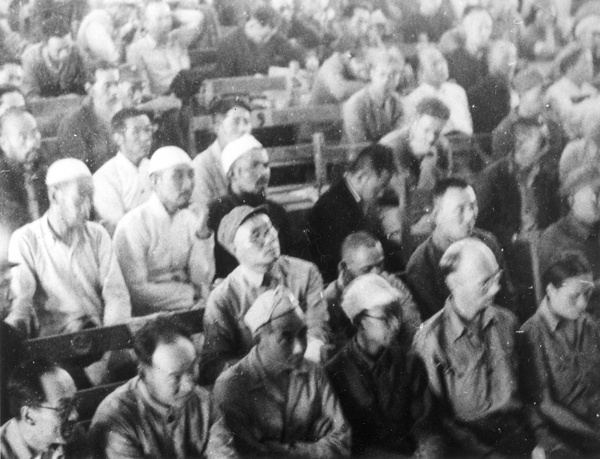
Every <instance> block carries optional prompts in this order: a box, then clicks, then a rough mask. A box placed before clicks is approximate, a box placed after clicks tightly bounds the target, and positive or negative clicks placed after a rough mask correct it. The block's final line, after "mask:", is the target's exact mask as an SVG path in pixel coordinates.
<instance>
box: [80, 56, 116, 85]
mask: <svg viewBox="0 0 600 459" xmlns="http://www.w3.org/2000/svg"><path fill="white" fill-rule="evenodd" d="M102 70H119V66H118V65H115V64H111V63H110V62H107V61H99V62H97V63H95V64H93V65H90V67H89V68H88V69H87V71H86V72H85V82H86V83H89V84H91V85H93V84H94V83H96V73H97V72H99V71H102Z"/></svg>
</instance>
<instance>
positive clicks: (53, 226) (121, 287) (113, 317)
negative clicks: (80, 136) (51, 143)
mask: <svg viewBox="0 0 600 459" xmlns="http://www.w3.org/2000/svg"><path fill="white" fill-rule="evenodd" d="M46 185H47V187H48V196H49V198H50V208H49V209H48V212H46V213H45V214H44V215H43V216H42V217H41V218H39V219H38V220H35V221H34V222H32V223H29V224H28V225H25V226H24V227H22V228H20V229H18V230H17V231H15V233H14V234H13V236H12V238H11V241H10V248H9V261H10V262H11V263H14V264H15V265H16V266H14V267H13V268H12V281H11V282H12V283H11V290H12V292H13V294H14V300H13V304H12V309H11V313H10V315H9V316H8V317H7V319H6V321H7V323H9V324H10V325H13V326H14V327H15V328H17V329H19V330H20V331H21V332H22V333H23V334H24V336H28V337H36V336H49V335H57V334H62V333H70V332H76V331H80V330H82V329H84V328H90V327H94V326H103V325H104V326H106V325H115V324H118V323H123V322H126V321H127V320H128V319H129V318H130V316H131V305H130V302H129V293H128V292H127V287H126V286H125V282H124V280H123V275H122V274H121V269H120V268H119V264H118V261H117V257H116V256H115V253H114V250H113V247H112V244H111V241H110V236H109V235H108V233H107V232H106V230H105V229H104V228H103V227H102V226H101V225H100V224H98V223H95V222H90V221H88V219H89V216H90V211H91V208H92V196H93V192H94V191H93V183H92V174H91V173H90V170H89V169H88V168H87V167H86V165H85V164H83V162H81V161H79V160H78V159H73V158H65V159H61V160H58V161H56V162H55V163H54V164H52V165H51V166H50V168H49V169H48V174H47V175H46Z"/></svg>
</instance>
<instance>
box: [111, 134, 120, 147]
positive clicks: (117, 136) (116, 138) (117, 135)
mask: <svg viewBox="0 0 600 459" xmlns="http://www.w3.org/2000/svg"><path fill="white" fill-rule="evenodd" d="M112 138H113V140H114V141H115V143H116V144H117V145H121V143H122V142H123V134H121V133H120V132H115V133H114V134H113V135H112Z"/></svg>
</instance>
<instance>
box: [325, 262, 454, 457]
mask: <svg viewBox="0 0 600 459" xmlns="http://www.w3.org/2000/svg"><path fill="white" fill-rule="evenodd" d="M401 301H402V299H401V297H400V296H399V295H398V291H397V290H396V289H395V288H393V287H392V286H391V285H390V284H388V283H387V282H386V281H385V279H384V278H383V277H381V276H379V275H378V274H374V273H370V274H364V275H362V276H359V277H358V278H357V279H355V280H354V281H352V282H351V283H350V285H349V286H348V288H347V289H346V293H345V294H344V300H343V301H342V308H343V310H344V313H345V314H346V315H347V317H348V319H349V320H350V321H351V322H352V323H353V324H354V325H355V326H356V330H357V331H356V334H355V335H354V337H353V338H352V341H350V342H349V343H347V344H346V345H345V346H344V347H343V349H342V350H341V351H340V352H339V353H338V354H337V355H336V356H335V357H334V358H333V359H331V360H330V361H329V362H328V363H327V365H326V366H325V371H326V373H327V375H328V376H329V380H330V381H331V385H332V386H333V388H334V390H335V392H336V393H337V394H338V396H339V398H340V403H341V405H342V410H343V412H344V414H345V415H346V418H347V419H348V422H349V423H350V425H351V426H352V449H353V452H354V454H360V455H361V457H378V456H380V455H384V456H385V453H388V454H389V453H396V454H402V455H407V456H409V455H412V454H415V455H416V456H417V457H436V456H439V457H441V452H442V451H441V446H442V445H441V441H440V438H439V436H438V434H437V431H439V428H436V427H437V426H436V423H435V417H436V415H437V413H436V412H435V411H434V409H435V405H434V400H433V395H432V393H431V391H430V389H429V387H428V380H427V371H426V370H425V368H424V366H423V364H422V362H421V361H420V360H418V359H416V358H415V356H414V355H413V354H412V353H410V352H409V351H410V342H409V343H407V344H404V345H400V344H399V341H401V340H402V338H399V337H398V334H399V333H401V332H400V330H401V326H402V323H403V321H404V320H405V319H404V317H403V314H402V310H401V309H402V308H401V306H400V303H401ZM384 452H385V453H384ZM436 453H437V454H436ZM385 457H387V456H385Z"/></svg>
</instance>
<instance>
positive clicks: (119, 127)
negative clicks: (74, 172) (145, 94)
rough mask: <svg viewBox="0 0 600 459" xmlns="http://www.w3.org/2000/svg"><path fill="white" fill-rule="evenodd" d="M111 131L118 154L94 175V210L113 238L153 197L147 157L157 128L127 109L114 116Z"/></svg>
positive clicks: (141, 116)
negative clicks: (121, 224)
mask: <svg viewBox="0 0 600 459" xmlns="http://www.w3.org/2000/svg"><path fill="white" fill-rule="evenodd" d="M111 130H112V133H113V138H114V140H115V143H116V144H117V145H118V146H119V152H118V153H117V154H116V155H115V157H114V158H112V159H109V160H108V162H107V163H106V164H104V165H103V166H102V167H101V168H100V169H98V170H97V171H96V172H95V173H94V211H95V213H96V219H97V220H98V221H99V222H100V223H102V225H103V226H104V227H105V228H106V230H107V231H108V234H110V235H111V236H112V235H113V234H114V232H115V228H116V227H117V224H118V223H119V221H120V220H121V218H123V216H124V215H125V214H126V213H127V212H129V211H130V210H132V209H134V208H136V207H138V206H139V205H140V204H143V203H144V202H146V201H147V200H148V199H149V198H150V195H151V194H152V190H151V186H150V176H149V173H148V168H149V165H150V160H149V159H148V154H149V153H150V145H151V144H152V133H153V132H154V129H153V125H152V124H151V123H150V119H149V118H148V115H146V114H145V113H144V112H141V111H139V110H137V109H135V108H125V109H123V110H120V111H118V112H117V113H116V114H115V116H113V118H112V121H111Z"/></svg>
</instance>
